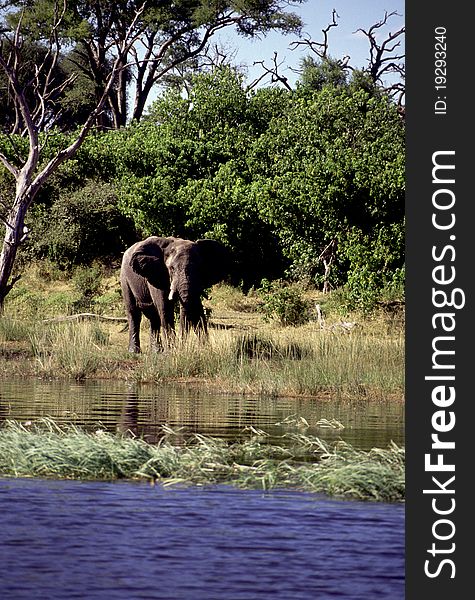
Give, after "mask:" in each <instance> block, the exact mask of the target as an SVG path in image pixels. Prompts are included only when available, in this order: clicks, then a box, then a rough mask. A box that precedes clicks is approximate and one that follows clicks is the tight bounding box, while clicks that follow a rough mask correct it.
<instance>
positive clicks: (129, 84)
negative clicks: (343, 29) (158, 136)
mask: <svg viewBox="0 0 475 600" xmlns="http://www.w3.org/2000/svg"><path fill="white" fill-rule="evenodd" d="M56 1H57V0H43V1H42V2H33V3H31V2H23V1H22V2H15V3H14V5H15V6H16V7H18V6H19V7H20V8H21V14H22V19H23V20H24V22H25V23H26V24H27V26H28V29H29V32H30V35H31V36H33V38H35V37H36V38H38V37H42V36H43V37H44V35H45V31H44V27H41V23H42V20H44V18H45V14H48V13H49V14H54V11H55V10H56V8H55V6H56ZM304 1H305V0H259V2H256V0H239V1H223V0H173V1H172V0H146V1H144V0H114V1H113V2H111V1H110V0H75V1H68V2H65V7H66V12H65V15H64V18H63V20H62V23H61V27H59V28H58V29H57V35H58V36H59V38H60V39H62V40H63V41H64V42H65V41H69V42H72V43H73V44H74V51H73V52H72V53H71V54H70V56H69V60H70V61H72V62H73V63H74V64H75V65H76V67H77V69H78V71H79V72H82V73H83V74H84V75H86V76H87V77H88V78H89V79H90V80H91V81H92V82H93V84H94V88H95V96H96V102H98V101H99V99H100V98H101V97H102V94H103V93H104V89H105V87H106V85H107V81H108V73H109V71H110V65H111V64H112V63H113V62H114V61H117V60H119V63H120V64H119V67H120V68H119V70H118V75H117V77H116V79H115V81H114V85H113V86H110V88H109V90H108V94H107V105H108V109H109V112H110V117H111V121H110V122H109V121H108V120H107V118H106V116H107V115H106V113H101V115H98V117H99V118H100V123H99V125H101V126H102V127H103V128H104V127H106V126H107V127H109V126H112V127H114V128H118V127H121V126H124V125H125V124H126V122H127V117H128V115H129V113H130V114H131V117H132V119H134V120H137V121H139V120H140V119H141V118H142V116H143V113H144V109H145V106H146V103H147V100H148V98H149V96H150V92H151V91H152V89H153V87H154V86H156V85H157V84H159V83H160V82H162V81H164V79H165V78H166V77H167V76H169V75H170V74H171V73H173V72H174V70H175V69H177V68H178V67H179V66H180V65H183V64H185V63H189V62H190V61H193V60H194V59H199V58H200V57H201V58H203V59H204V57H205V56H206V54H207V50H208V46H209V42H210V39H211V38H212V36H213V35H214V34H215V33H216V32H217V31H220V30H221V29H223V28H225V27H235V28H236V29H237V31H238V33H240V34H241V35H244V36H248V37H253V36H258V35H262V34H265V33H267V32H269V31H271V30H278V31H282V32H284V33H289V32H297V31H299V29H300V26H301V21H300V18H299V17H298V16H297V15H295V14H294V13H291V12H287V11H286V10H285V9H286V7H288V6H292V5H294V6H295V5H298V4H301V3H302V2H304ZM139 9H140V18H138V19H134V15H135V14H137V12H138V11H139ZM16 14H18V13H16ZM17 19H18V17H17ZM10 20H11V19H10ZM132 20H133V22H134V23H133V29H132V30H131V24H132ZM38 23H40V25H38ZM131 33H132V35H133V36H134V38H135V42H134V43H133V44H131V45H130V46H129V47H128V49H127V52H125V53H123V54H122V50H121V48H122V47H123V41H124V36H126V35H130V34H131ZM198 64H199V60H198ZM194 65H195V67H196V62H195V63H194ZM128 98H130V99H131V106H129V104H128Z"/></svg>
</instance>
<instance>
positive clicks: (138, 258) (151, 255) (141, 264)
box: [130, 246, 170, 290]
mask: <svg viewBox="0 0 475 600" xmlns="http://www.w3.org/2000/svg"><path fill="white" fill-rule="evenodd" d="M130 266H131V267H132V270H133V271H134V272H135V273H137V275H141V276H142V277H145V279H146V280H147V281H148V282H149V283H151V284H152V285H153V286H154V287H156V288H159V289H161V290H166V289H167V288H169V287H170V278H169V275H168V270H167V268H166V266H165V261H164V258H163V251H162V249H161V248H160V247H159V246H154V247H151V248H147V247H145V248H142V249H140V250H137V251H136V252H134V253H133V254H132V257H131V259H130Z"/></svg>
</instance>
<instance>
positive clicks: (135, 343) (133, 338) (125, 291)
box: [120, 278, 142, 353]
mask: <svg viewBox="0 0 475 600" xmlns="http://www.w3.org/2000/svg"><path fill="white" fill-rule="evenodd" d="M120 284H121V288H122V299H123V302H124V308H125V312H126V314H127V323H128V325H129V352H135V353H138V352H140V322H141V320H142V313H141V310H140V308H139V306H138V304H137V301H136V299H135V296H134V293H133V292H132V290H131V289H130V286H129V284H128V282H127V281H126V280H125V279H122V278H121V282H120Z"/></svg>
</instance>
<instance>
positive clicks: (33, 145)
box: [0, 0, 143, 309]
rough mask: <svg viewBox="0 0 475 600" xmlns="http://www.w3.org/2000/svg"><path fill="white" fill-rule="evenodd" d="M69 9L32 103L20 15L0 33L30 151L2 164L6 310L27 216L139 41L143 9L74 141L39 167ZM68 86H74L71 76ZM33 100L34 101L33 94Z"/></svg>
mask: <svg viewBox="0 0 475 600" xmlns="http://www.w3.org/2000/svg"><path fill="white" fill-rule="evenodd" d="M66 6H67V4H66V0H64V1H63V4H62V6H61V7H60V6H59V4H57V8H56V10H55V11H54V15H53V18H52V22H51V27H50V37H49V40H48V41H47V50H46V57H45V60H44V61H43V62H42V63H41V64H40V65H37V67H36V69H35V75H34V79H33V81H30V82H27V85H29V86H30V91H31V90H33V92H34V94H33V98H34V100H33V101H32V102H31V101H30V102H28V101H27V99H26V85H24V84H22V83H21V82H20V79H19V76H18V73H19V71H20V68H21V64H20V61H21V53H20V49H21V46H22V43H23V36H22V18H21V16H20V18H19V20H18V24H17V26H16V28H15V30H14V31H11V32H9V31H8V30H2V32H1V35H2V45H1V46H0V68H2V69H3V71H4V73H5V75H6V78H7V81H8V85H9V89H10V93H11V95H12V97H13V100H14V103H15V109H16V111H17V115H18V122H19V123H21V127H19V129H20V130H21V131H24V133H25V136H26V137H27V138H28V142H29V150H28V155H27V156H26V157H23V158H22V157H20V156H18V154H17V156H16V159H15V160H12V159H11V158H9V157H8V156H7V155H6V154H5V153H4V152H0V161H1V162H2V163H3V165H4V167H5V168H6V169H7V170H8V171H9V172H10V173H11V175H12V176H13V177H14V179H15V194H14V198H13V201H12V202H11V203H10V204H9V205H6V204H5V203H3V204H4V206H3V210H2V211H1V215H0V218H1V220H2V222H3V224H4V226H5V236H4V239H3V246H2V249H1V252H0V309H1V308H3V304H4V301H5V297H6V296H7V294H8V293H9V292H10V290H11V289H12V287H13V285H14V284H15V283H16V282H17V281H18V279H19V276H18V275H17V276H16V277H13V278H11V276H12V272H13V267H14V263H15V258H16V255H17V251H18V247H19V246H20V244H21V242H22V241H23V240H24V239H25V235H26V229H25V216H26V214H27V211H28V209H29V208H30V206H31V204H32V202H33V200H34V199H35V196H36V194H37V193H38V191H39V190H40V188H41V186H42V185H43V184H44V183H45V182H46V180H47V179H48V178H49V177H50V176H51V175H52V173H54V172H55V171H56V170H57V169H58V167H59V166H60V165H61V164H62V163H64V162H65V161H67V160H68V159H70V158H71V157H73V156H74V154H75V153H76V152H77V150H78V149H79V147H80V146H81V144H82V143H83V142H84V140H85V138H86V136H87V134H88V132H89V131H90V129H91V128H92V127H93V125H94V123H95V122H96V119H97V117H98V115H100V114H101V112H102V110H103V107H104V104H105V102H106V101H107V98H108V95H109V92H110V91H111V89H112V87H113V85H114V84H115V82H116V80H117V77H118V76H119V74H120V72H121V70H122V69H123V68H124V57H125V56H127V53H128V52H129V51H130V48H131V46H132V44H133V43H134V42H135V38H134V34H133V31H134V26H135V20H137V19H138V18H139V16H140V14H141V11H142V10H143V7H142V9H139V11H138V12H137V13H136V15H135V19H134V20H133V21H132V24H131V26H130V28H129V30H128V32H127V35H126V36H125V37H124V40H123V42H122V45H121V47H120V51H119V52H118V54H117V58H116V59H115V61H114V62H113V64H112V66H111V70H110V72H109V75H108V79H107V83H106V86H105V89H104V91H103V94H102V96H101V98H100V99H99V100H98V102H97V104H96V106H95V107H94V109H93V110H92V111H91V112H90V114H89V116H88V117H87V119H86V121H85V123H84V124H83V126H82V127H81V129H80V131H79V133H78V134H77V135H76V138H75V139H74V140H73V141H72V142H71V143H70V145H69V146H67V147H65V148H63V149H61V150H60V151H58V152H57V153H56V154H55V155H54V156H53V157H52V158H51V159H50V161H49V162H48V163H47V164H46V165H45V166H42V167H40V164H41V162H40V160H41V157H42V153H43V150H44V147H45V144H46V142H47V134H45V135H43V136H42V137H41V136H40V133H39V132H40V130H41V128H42V127H43V125H44V122H45V119H46V118H47V104H48V98H50V97H51V95H52V94H54V93H56V92H57V86H56V84H55V82H54V79H53V78H52V77H51V65H52V64H55V62H57V61H58V59H59V56H60V52H61V44H60V40H59V36H58V35H57V32H58V30H59V28H60V26H61V24H62V20H63V18H64V14H65V11H66ZM70 81H72V77H71V78H70ZM67 83H68V82H65V83H64V85H67ZM62 85H63V84H62ZM29 96H30V97H31V94H30V95H29ZM10 139H12V138H10Z"/></svg>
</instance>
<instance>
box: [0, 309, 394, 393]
mask: <svg viewBox="0 0 475 600" xmlns="http://www.w3.org/2000/svg"><path fill="white" fill-rule="evenodd" d="M3 325H4V326H5V319H3ZM18 326H19V324H18V323H15V321H12V322H10V324H9V328H10V330H11V331H10V334H9V337H10V339H9V340H5V341H3V342H2V341H0V377H13V376H22V377H39V378H48V379H56V378H67V379H76V380H82V379H121V380H128V381H135V382H142V383H146V382H149V383H160V382H176V383H186V384H193V385H197V384H202V385H204V386H206V387H208V388H213V389H216V390H221V391H223V392H240V393H244V394H260V395H272V396H280V395H286V396H303V397H306V396H308V397H313V396H322V395H325V394H331V395H332V396H335V395H336V396H339V397H345V398H362V397H364V398H368V397H370V398H375V399H377V398H388V397H392V398H399V399H402V398H403V394H404V392H403V388H404V380H403V364H404V340H403V338H402V335H401V334H399V335H393V336H386V337H384V336H383V337H382V336H380V335H378V334H375V333H368V332H365V331H364V330H363V331H355V332H352V333H350V334H347V333H342V334H340V333H336V334H335V333H334V332H325V331H321V330H318V329H312V328H311V327H300V328H294V329H293V330H292V331H279V330H275V331H270V330H267V331H265V330H264V331H259V332H254V331H253V332H245V333H242V332H239V331H238V332H235V331H226V330H219V329H218V330H211V331H210V336H209V340H208V341H206V342H203V341H200V340H199V339H197V338H196V337H195V336H190V337H189V338H188V339H186V340H184V341H182V342H179V343H177V346H176V348H174V349H172V350H171V351H169V352H166V353H151V352H147V351H145V352H144V353H143V354H141V355H130V354H128V353H127V352H126V350H125V348H124V345H125V344H126V339H124V338H125V336H124V334H119V335H118V336H117V337H118V338H120V339H119V340H117V339H114V335H115V334H116V333H117V332H113V331H111V327H113V326H107V327H104V326H103V325H98V324H96V323H87V322H85V323H73V324H71V323H67V324H54V325H47V324H30V325H29V324H28V323H26V324H25V323H24V322H22V323H21V324H20V327H21V329H22V332H21V334H20V335H18V334H17V335H12V331H14V330H15V328H16V327H18ZM4 329H5V327H4ZM116 329H117V327H116ZM146 334H147V332H145V331H144V337H146ZM12 338H16V339H12Z"/></svg>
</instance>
